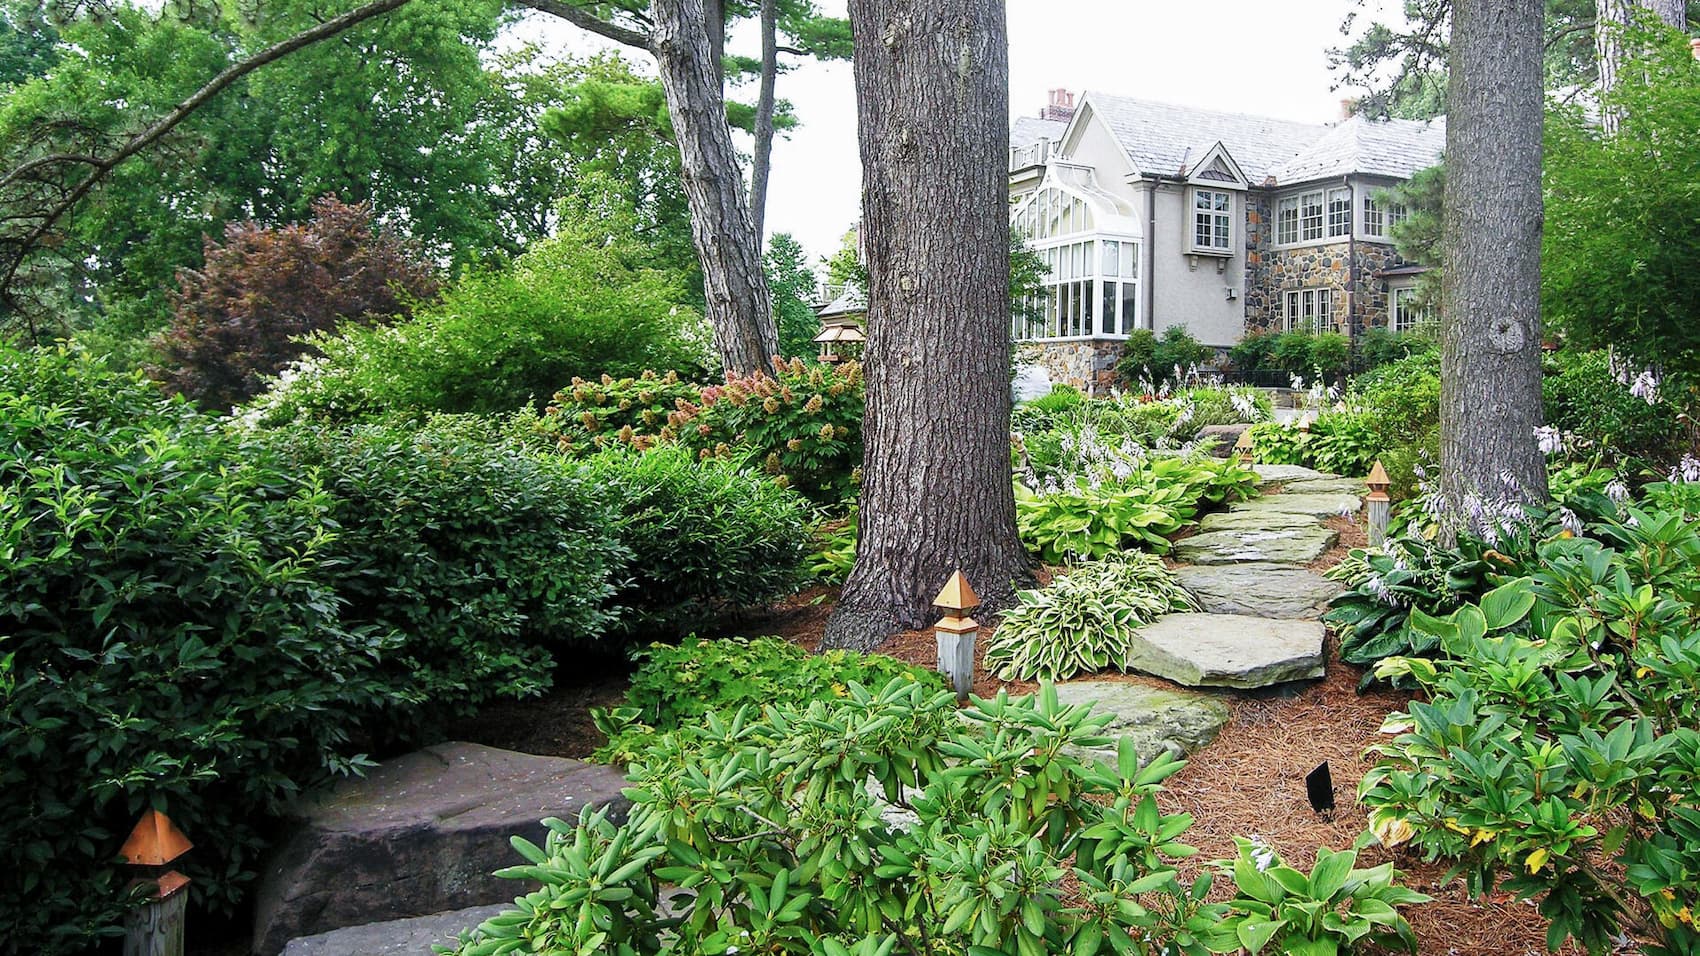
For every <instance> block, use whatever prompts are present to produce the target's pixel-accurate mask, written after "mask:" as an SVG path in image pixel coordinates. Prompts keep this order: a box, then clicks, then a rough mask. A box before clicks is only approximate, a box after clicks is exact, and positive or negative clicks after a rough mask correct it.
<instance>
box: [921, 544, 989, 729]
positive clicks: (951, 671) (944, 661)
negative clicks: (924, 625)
mask: <svg viewBox="0 0 1700 956" xmlns="http://www.w3.org/2000/svg"><path fill="white" fill-rule="evenodd" d="M933 606H935V607H941V608H944V612H945V613H944V618H943V619H942V620H940V621H939V622H938V623H937V624H935V625H934V626H933V634H934V636H935V637H937V638H938V643H939V673H941V674H944V675H945V676H946V677H949V678H950V686H951V687H952V688H953V689H954V690H955V691H956V703H957V705H958V706H960V705H962V704H966V703H968V692H969V691H971V690H973V688H974V642H975V639H976V638H978V637H979V636H980V623H979V622H978V621H976V620H974V619H973V618H971V617H969V616H968V612H969V611H971V610H973V609H974V608H977V607H979V606H980V597H979V595H977V594H975V593H974V589H973V588H971V587H969V586H968V580H967V579H966V578H964V577H963V576H962V572H961V571H958V572H956V573H955V574H952V575H951V576H950V580H949V581H946V582H945V585H944V590H942V591H940V592H939V596H938V597H937V598H935V599H934V600H933Z"/></svg>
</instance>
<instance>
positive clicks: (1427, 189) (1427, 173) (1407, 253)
mask: <svg viewBox="0 0 1700 956" xmlns="http://www.w3.org/2000/svg"><path fill="white" fill-rule="evenodd" d="M1549 2H1550V0H1549ZM1560 2H1586V0H1560ZM1589 13H1590V14H1591V13H1592V11H1589ZM1445 195H1446V167H1445V166H1444V165H1436V166H1430V167H1429V168H1427V169H1419V170H1417V172H1416V174H1415V175H1413V176H1412V177H1411V178H1410V179H1407V180H1405V181H1404V182H1402V183H1399V184H1398V185H1396V186H1393V187H1391V188H1389V189H1387V190H1385V191H1384V192H1382V193H1381V194H1380V196H1379V198H1381V199H1382V200H1383V201H1385V202H1388V203H1395V204H1398V205H1401V206H1404V207H1405V221H1404V222H1400V223H1395V224H1394V225H1393V229H1392V233H1393V247H1394V249H1396V250H1397V251H1398V253H1399V257H1400V258H1401V259H1404V260H1405V261H1406V262H1420V263H1422V264H1423V265H1426V266H1429V267H1430V268H1429V271H1427V272H1425V273H1423V274H1422V276H1421V277H1420V278H1418V280H1417V296H1418V298H1419V300H1420V301H1423V302H1425V303H1426V304H1428V305H1429V306H1431V307H1432V311H1433V312H1434V314H1435V315H1439V314H1440V285H1441V280H1442V278H1443V277H1444V275H1445V271H1446V259H1445V256H1444V252H1445V247H1444V246H1443V244H1442V243H1441V234H1440V227H1441V200H1442V199H1443V198H1444V197H1445Z"/></svg>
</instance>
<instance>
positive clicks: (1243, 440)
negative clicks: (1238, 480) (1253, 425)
mask: <svg viewBox="0 0 1700 956" xmlns="http://www.w3.org/2000/svg"><path fill="white" fill-rule="evenodd" d="M1234 450H1235V451H1237V452H1239V453H1240V464H1242V465H1249V464H1251V461H1252V452H1251V429H1250V428H1247V429H1246V430H1245V431H1243V432H1240V437H1239V440H1238V441H1236V442H1234Z"/></svg>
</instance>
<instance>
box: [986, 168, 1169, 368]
mask: <svg viewBox="0 0 1700 956" xmlns="http://www.w3.org/2000/svg"><path fill="white" fill-rule="evenodd" d="M1053 169H1055V167H1053ZM1079 172H1084V173H1086V178H1087V180H1088V181H1087V182H1086V183H1082V184H1081V185H1082V186H1084V188H1069V187H1065V186H1063V185H1058V184H1056V183H1047V184H1046V185H1044V186H1041V187H1040V188H1039V189H1038V190H1037V191H1035V192H1034V193H1033V195H1032V196H1030V197H1028V198H1027V200H1026V201H1025V202H1023V203H1022V204H1021V205H1020V206H1018V207H1017V208H1016V210H1015V212H1014V214H1013V215H1012V216H1011V218H1010V231H1011V232H1013V233H1014V234H1015V235H1017V236H1019V237H1020V238H1021V239H1022V240H1024V241H1025V242H1026V244H1027V246H1028V247H1029V248H1030V249H1032V250H1033V251H1034V252H1036V253H1037V254H1038V255H1039V257H1040V258H1041V259H1042V260H1044V263H1045V266H1046V269H1047V275H1046V278H1045V282H1044V287H1043V290H1042V291H1041V292H1040V293H1039V294H1037V295H1033V296H1027V297H1024V298H1023V299H1022V300H1021V301H1018V302H1016V303H1014V304H1013V305H1014V312H1015V315H1014V319H1013V324H1012V330H1013V331H1014V333H1015V338H1016V339H1017V340H1018V341H1031V340H1035V339H1057V338H1065V339H1087V338H1104V337H1109V338H1119V337H1121V336H1124V335H1126V334H1128V333H1129V332H1131V331H1133V330H1134V329H1136V328H1139V327H1140V324H1139V318H1140V316H1139V235H1138V231H1137V221H1135V220H1134V219H1133V218H1132V216H1131V209H1130V208H1129V207H1128V206H1127V204H1126V203H1123V202H1121V201H1120V200H1117V199H1115V198H1114V197H1112V196H1109V195H1108V194H1104V193H1101V192H1099V191H1098V190H1096V189H1095V188H1094V187H1092V186H1091V185H1090V182H1089V180H1090V173H1089V171H1085V170H1081V171H1079ZM1077 175H1078V173H1077Z"/></svg>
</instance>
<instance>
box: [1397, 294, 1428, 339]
mask: <svg viewBox="0 0 1700 956" xmlns="http://www.w3.org/2000/svg"><path fill="white" fill-rule="evenodd" d="M1390 297H1391V299H1392V302H1391V311H1392V316H1391V317H1390V324H1391V325H1392V326H1393V331H1395V332H1415V331H1417V330H1418V329H1420V328H1422V327H1423V326H1424V325H1426V324H1427V323H1428V321H1429V319H1430V318H1431V313H1430V312H1429V308H1428V304H1427V303H1425V302H1423V301H1422V298H1421V297H1420V296H1419V295H1418V294H1417V290H1416V289H1415V288H1414V287H1410V286H1407V287H1405V288H1402V289H1394V290H1393V291H1392V292H1391V293H1390Z"/></svg>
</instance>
